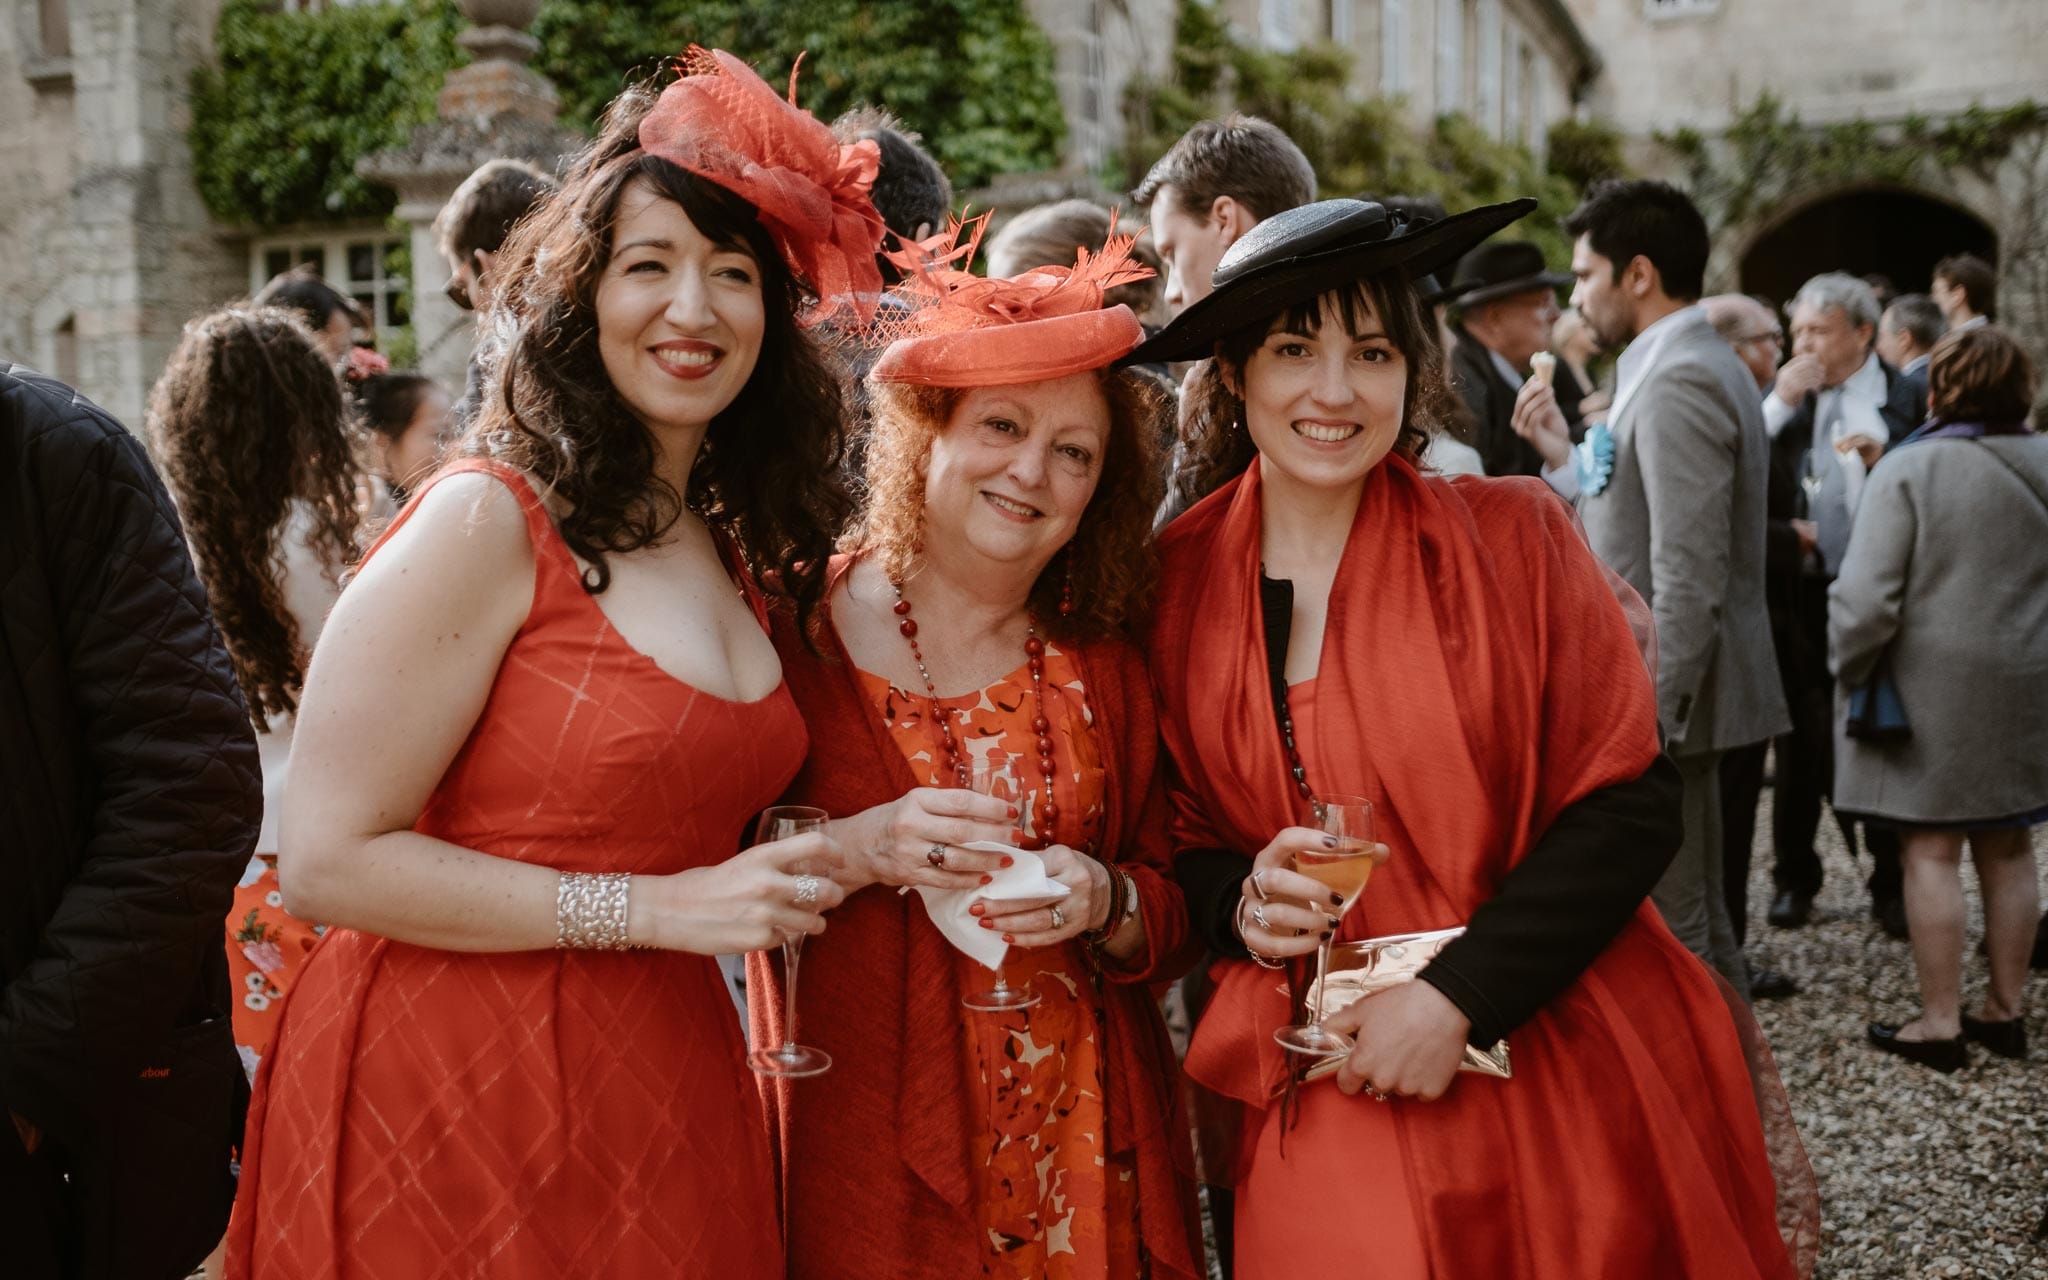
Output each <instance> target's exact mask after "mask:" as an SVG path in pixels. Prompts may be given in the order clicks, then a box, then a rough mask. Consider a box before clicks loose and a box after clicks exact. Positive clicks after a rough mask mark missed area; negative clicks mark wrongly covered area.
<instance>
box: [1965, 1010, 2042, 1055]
mask: <svg viewBox="0 0 2048 1280" xmlns="http://www.w3.org/2000/svg"><path fill="white" fill-rule="evenodd" d="M1963 1039H1965V1040H1975V1041H1976V1042H1977V1043H1978V1044H1981V1045H1983V1046H1984V1047H1985V1048H1986V1049H1989V1050H1991V1052H1993V1053H1995V1054H1997V1055H1998V1056H1999V1057H2001V1058H2024V1057H2026V1056H2027V1024H2026V1023H2025V1022H2024V1021H2022V1020H2020V1019H2019V1018H2009V1019H2007V1020H2006V1021H2004V1022H1986V1021H1984V1020H1983V1019H1981V1018H1973V1017H1971V1016H1970V1015H1969V1014H1967V1013H1966V1014H1964V1015H1963Z"/></svg>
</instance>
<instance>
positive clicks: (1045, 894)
mask: <svg viewBox="0 0 2048 1280" xmlns="http://www.w3.org/2000/svg"><path fill="white" fill-rule="evenodd" d="M960 847H961V848H962V849H972V850H974V851H975V852H976V853H1007V854H1009V855H1010V857H1011V858H1012V859H1014V861H1012V862H1011V864H1010V865H1009V866H1007V867H1004V868H1003V869H1002V870H1000V871H998V872H996V873H995V878H994V879H992V880H990V881H989V882H988V883H987V884H984V885H979V886H977V887H975V888H972V889H934V888H931V887H930V886H928V885H918V886H917V892H918V896H919V897H921V898H923V899H924V910H925V914H926V915H928V916H930V917H931V919H932V923H933V924H935V925H937V926H938V927H939V932H940V933H943V934H945V935H946V940H947V941H948V942H951V943H952V944H953V945H954V946H956V947H958V948H960V950H961V952H962V954H964V955H966V956H968V957H969V958H970V959H973V960H976V961H978V962H980V963H981V964H983V965H986V966H987V967H988V968H990V969H994V968H997V967H998V966H1000V965H1001V964H1002V963H1003V957H1004V956H1005V955H1007V954H1009V950H1010V944H1009V943H1007V942H1004V941H1003V938H1002V935H1001V934H999V933H997V932H996V931H995V930H993V929H984V928H982V927H981V917H980V916H971V915H969V914H967V908H968V907H969V906H970V905H971V904H972V903H973V902H974V901H975V899H977V898H987V899H988V900H989V901H991V902H1001V901H1005V900H1027V901H1028V900H1030V899H1032V898H1064V897H1066V896H1067V893H1068V889H1067V886H1065V885H1063V884H1061V883H1060V882H1059V881H1057V880H1055V879H1053V878H1052V877H1051V876H1048V875H1046V874H1045V862H1044V860H1042V859H1041V858H1040V857H1039V856H1038V855H1037V854H1035V853H1033V852H1031V851H1030V850H1029V849H1018V848H1015V847H1013V846H1010V845H1007V844H998V843H996V842H995V841H993V840H976V841H974V842H973V843H971V844H963V845H961V846H960Z"/></svg>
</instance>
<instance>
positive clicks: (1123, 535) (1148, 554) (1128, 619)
mask: <svg viewBox="0 0 2048 1280" xmlns="http://www.w3.org/2000/svg"><path fill="white" fill-rule="evenodd" d="M1095 378H1096V382H1097V385H1098V386H1100V387H1101V388H1102V395H1103V398H1104V399H1105V400H1107V401H1108V402H1109V435H1108V437H1107V439H1106V440H1105V442H1104V448H1103V455H1102V477H1101V479H1100V480H1098V481H1097V482H1096V486H1095V496H1094V497H1093V498H1091V499H1089V502H1088V509H1087V510H1086V511H1084V512H1083V513H1082V515H1081V523H1080V525H1079V527H1077V528H1076V529H1075V530H1074V537H1073V540H1072V541H1071V542H1069V543H1068V544H1067V550H1066V551H1065V552H1063V553H1062V555H1063V557H1064V566H1065V567H1064V568H1063V567H1062V560H1059V559H1056V560H1054V562H1053V564H1052V565H1051V566H1050V567H1049V568H1048V569H1047V571H1046V572H1045V573H1043V574H1040V575H1039V579H1038V582H1037V584H1036V585H1035V586H1034V587H1033V588H1032V591H1031V609H1032V611H1033V612H1034V613H1036V614H1037V615H1038V618H1039V622H1040V625H1041V626H1044V627H1045V628H1046V629H1047V630H1049V631H1050V632H1052V634H1053V635H1054V636H1055V637H1060V638H1087V637H1095V636H1107V635H1128V634H1129V633H1130V632H1131V631H1132V630H1133V629H1134V627H1135V624H1136V623H1137V622H1138V620H1139V619H1140V617H1141V616H1142V614H1143V612H1144V607H1145V604H1146V602H1147V601H1148V600H1149V598H1150V595H1151V591H1152V587H1153V584H1154V579H1155V578H1156V576H1157V575H1156V574H1155V573H1154V571H1153V569H1154V561H1153V557H1152V513H1153V511H1154V510H1155V509H1156V508H1157V507H1158V505H1159V466H1158V463H1157V461H1156V459H1155V457H1154V453H1155V450H1154V445H1153V441H1155V440H1156V439H1157V438H1158V435H1159V431H1158V427H1157V425H1156V424H1157V422H1158V419H1159V417H1160V415H1161V414H1163V413H1164V412H1165V402H1166V397H1165V395H1164V393H1162V392H1161V391H1160V390H1159V388H1158V385H1157V383H1156V382H1154V380H1153V379H1151V378H1148V377H1146V376H1145V375H1144V374H1141V373H1136V372H1133V371H1131V370H1127V369H1102V370H1098V371H1096V374H1095ZM868 395H869V397H870V400H871V403H872V405H873V408H874V426H873V429H872V434H871V436H870V438H869V441H868V460H867V493H866V498H865V501H863V502H862V504H861V512H860V517H859V519H858V520H857V521H856V522H855V523H854V525H853V527H852V528H851V529H849V530H848V531H847V533H846V535H845V536H844V537H842V538H841V539H840V540H839V549H840V550H841V551H847V552H851V553H854V554H856V555H874V556H879V557H880V559H881V564H882V567H883V569H884V570H885V571H886V572H887V573H888V575H889V577H890V579H891V580H893V581H899V582H900V581H902V580H903V578H904V576H905V575H906V574H908V573H909V572H910V569H911V565H912V561H913V560H914V559H915V557H916V554H917V548H918V546H919V544H920V543H921V542H922V541H923V538H924V477H925V464H926V462H927V460H928V459H929V458H930V457H931V449H932V441H933V440H935V439H937V438H938V435H939V433H940V432H941V431H943V430H945V427H946V423H947V421H948V420H949V419H950V418H951V417H952V416H953V410H954V409H955V408H957V407H958V406H959V404H960V401H961V400H962V399H964V398H965V397H966V395H967V392H966V391H965V390H962V389H959V388H952V387H925V386H917V385H913V384H908V383H896V382H880V383H878V382H870V383H868ZM1069 579H1071V581H1072V583H1073V595H1072V599H1073V605H1074V612H1073V613H1072V615H1071V616H1068V617H1064V618H1063V617H1061V616H1060V612H1059V603H1060V594H1061V588H1062V586H1063V585H1064V584H1065V582H1066V581H1067V580H1069Z"/></svg>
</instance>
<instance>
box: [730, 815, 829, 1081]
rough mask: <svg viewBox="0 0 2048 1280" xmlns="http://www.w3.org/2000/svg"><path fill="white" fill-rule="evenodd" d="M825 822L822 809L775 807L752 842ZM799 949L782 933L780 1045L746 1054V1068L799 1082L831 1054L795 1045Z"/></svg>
mask: <svg viewBox="0 0 2048 1280" xmlns="http://www.w3.org/2000/svg"><path fill="white" fill-rule="evenodd" d="M825 820H826V813H825V811H824V810H823V809H813V808H810V807H808V806H806V805H800V804H780V805H775V806H773V807H771V808H767V809H763V810H762V811H761V819H760V821H759V822H758V823H757V824H756V825H755V827H754V843H755V844H768V843H770V842H771V841H775V840H787V839H788V838H789V837H791V836H797V835H802V834H803V833H804V832H806V831H816V830H818V829H819V828H820V827H823V826H824V825H825ZM795 870H796V871H797V873H798V874H799V875H811V874H817V873H818V869H817V868H816V867H813V866H811V865H809V864H807V863H806V864H799V865H798V866H797V867H796V868H795ZM803 949H804V935H803V934H802V933H793V932H791V931H790V930H788V929H784V930H782V1045H781V1047H779V1048H775V1049H756V1050H754V1051H753V1052H752V1053H749V1054H748V1055H747V1065H748V1066H750V1067H752V1068H753V1069H754V1070H756V1071H758V1072H760V1073H761V1074H762V1075H764V1076H780V1077H782V1078H784V1079H790V1080H801V1079H803V1078H804V1077H806V1076H818V1075H823V1074H825V1073H826V1072H827V1071H830V1070H831V1069H832V1055H831V1054H829V1053H826V1052H825V1051H824V1050H823V1049H813V1048H811V1047H810V1046H809V1045H804V1044H798V1043H797V1039H796V975H797V964H798V962H799V961H800V960H802V958H803Z"/></svg>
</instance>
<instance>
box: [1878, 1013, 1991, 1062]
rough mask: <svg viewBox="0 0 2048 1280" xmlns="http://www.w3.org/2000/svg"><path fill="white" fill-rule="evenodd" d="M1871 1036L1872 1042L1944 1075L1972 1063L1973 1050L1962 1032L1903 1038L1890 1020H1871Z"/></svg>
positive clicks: (1889, 1051)
mask: <svg viewBox="0 0 2048 1280" xmlns="http://www.w3.org/2000/svg"><path fill="white" fill-rule="evenodd" d="M1869 1036H1870V1043H1872V1044H1874V1045H1876V1046H1877V1047H1878V1048H1880V1049H1882V1050H1884V1051H1885V1052H1886V1053H1894V1054H1897V1055H1898V1056H1899V1057H1901V1058H1904V1059H1906V1060H1907V1061H1908V1062H1917V1063H1919V1064H1920V1065H1921V1066H1923V1067H1933V1068H1934V1069H1935V1070H1936V1071H1939V1072H1941V1073H1942V1074H1943V1075H1953V1074H1954V1073H1955V1072H1958V1071H1961V1070H1962V1069H1963V1068H1964V1067H1967V1066H1969V1065H1970V1051H1969V1050H1968V1049H1966V1048H1964V1047H1963V1038H1962V1037H1961V1036H1957V1037H1956V1038H1955V1039H1953V1040H1901V1039H1899V1029H1898V1028H1897V1027H1895V1026H1892V1025H1891V1024H1890V1023H1887V1022H1873V1023H1871V1024H1870V1031H1869Z"/></svg>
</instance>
